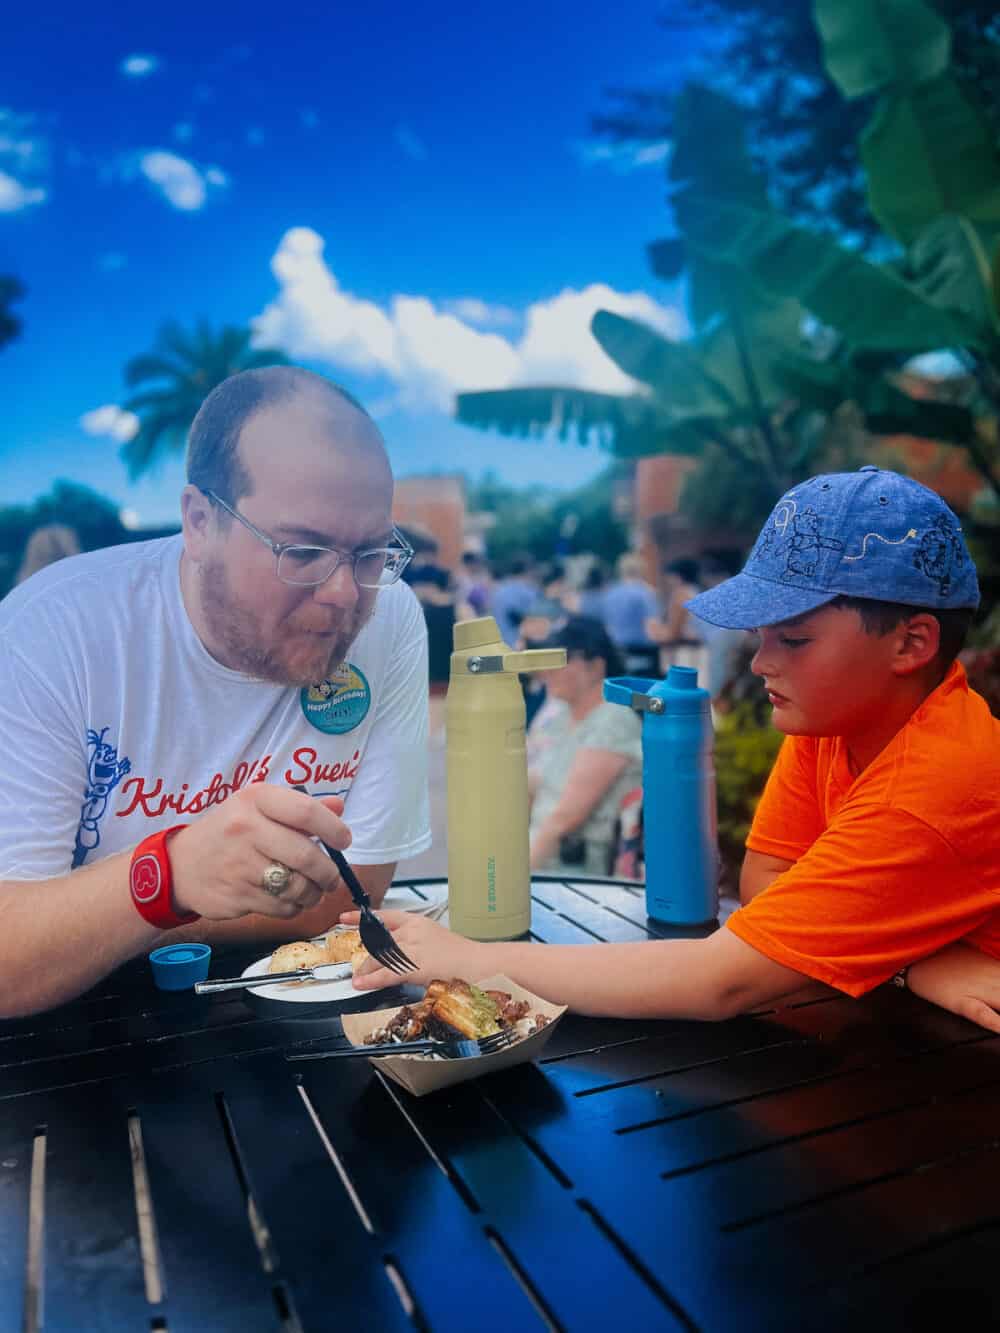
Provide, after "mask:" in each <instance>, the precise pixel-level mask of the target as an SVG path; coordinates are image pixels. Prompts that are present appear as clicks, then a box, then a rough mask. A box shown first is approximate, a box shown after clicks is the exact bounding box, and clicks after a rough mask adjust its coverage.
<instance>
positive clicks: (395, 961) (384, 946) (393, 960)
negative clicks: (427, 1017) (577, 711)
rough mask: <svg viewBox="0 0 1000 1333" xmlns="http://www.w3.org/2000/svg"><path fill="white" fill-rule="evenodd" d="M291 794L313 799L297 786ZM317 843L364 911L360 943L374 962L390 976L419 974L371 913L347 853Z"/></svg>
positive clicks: (303, 788)
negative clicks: (410, 973) (384, 968)
mask: <svg viewBox="0 0 1000 1333" xmlns="http://www.w3.org/2000/svg"><path fill="white" fill-rule="evenodd" d="M292 790H293V791H300V792H301V793H302V794H303V796H308V795H310V793H309V792H308V791H307V790H306V789H305V787H302V786H298V785H295V786H293V787H292ZM318 842H319V845H320V846H321V847H322V848H323V850H324V852H326V854H327V856H328V857H329V858H330V860H331V861H332V862H333V863H334V865H335V866H336V867H337V869H338V870H339V871H340V874H341V878H342V879H343V881H344V883H345V884H346V885H347V888H348V890H349V892H350V895H351V898H352V899H353V900H354V904H355V906H356V907H358V908H359V909H360V911H361V920H360V921H359V922H358V933H359V934H360V935H361V943H362V944H363V945H364V946H365V948H366V949H367V950H368V952H369V954H370V955H371V957H372V958H374V959H375V961H376V963H381V964H382V966H383V967H387V968H388V969H389V971H390V972H397V973H399V972H415V971H416V970H417V965H416V963H415V962H414V961H413V959H412V958H408V957H407V956H406V954H405V953H404V952H403V950H402V949H401V948H400V947H399V945H398V944H397V943H396V941H395V940H394V939H393V938H392V934H391V933H390V931H389V929H388V927H387V926H386V924H385V922H384V921H382V920H381V918H380V917H377V916H376V915H375V913H374V912H373V911H372V900H371V899H370V898H369V897H368V894H367V893H366V892H365V890H364V888H363V887H362V884H361V881H360V880H359V879H358V877H357V875H356V874H355V873H354V871H353V870H352V869H351V867H350V865H349V864H348V861H347V858H346V857H345V856H344V853H343V852H340V851H338V850H337V848H336V847H331V846H330V844H329V843H327V842H324V841H323V839H322V838H319V839H318Z"/></svg>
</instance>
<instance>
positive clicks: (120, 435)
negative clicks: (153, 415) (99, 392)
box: [80, 403, 139, 444]
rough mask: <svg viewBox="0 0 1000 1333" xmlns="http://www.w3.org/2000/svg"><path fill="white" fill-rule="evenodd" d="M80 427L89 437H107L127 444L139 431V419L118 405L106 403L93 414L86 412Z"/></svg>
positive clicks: (96, 408)
mask: <svg viewBox="0 0 1000 1333" xmlns="http://www.w3.org/2000/svg"><path fill="white" fill-rule="evenodd" d="M80 425H81V426H82V427H83V429H84V430H85V431H86V432H87V434H88V435H98V436H106V437H109V438H110V439H112V440H117V441H118V443H119V444H127V443H128V441H129V440H131V439H132V437H133V436H134V435H136V434H137V432H138V430H139V418H138V417H137V416H136V415H135V413H134V412H123V411H122V409H121V408H120V407H119V406H118V404H117V403H105V405H104V406H103V407H95V408H94V410H93V411H92V412H84V414H83V416H82V417H81V418H80Z"/></svg>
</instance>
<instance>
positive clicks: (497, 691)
mask: <svg viewBox="0 0 1000 1333" xmlns="http://www.w3.org/2000/svg"><path fill="white" fill-rule="evenodd" d="M454 643H455V651H454V652H453V653H452V655H451V674H450V677H449V681H448V697H447V700H446V701H445V729H446V746H447V758H448V919H449V923H450V925H451V928H452V930H456V931H458V933H459V934H460V935H465V936H466V937H467V938H468V939H470V940H510V939H515V938H516V937H517V936H518V935H523V934H524V933H525V932H526V931H527V930H528V929H529V927H530V925H531V871H530V867H529V864H528V758H527V752H526V750H525V744H524V731H525V711H524V695H523V694H522V693H521V683H520V681H519V680H518V675H519V674H520V673H522V672H527V671H551V670H552V669H553V668H555V667H561V666H565V665H566V650H565V648H532V649H528V650H526V651H524V652H512V651H511V649H510V648H509V647H508V646H507V644H506V643H504V641H503V639H502V638H501V636H500V631H499V629H498V628H497V622H496V621H495V620H494V619H493V617H492V616H480V617H479V618H478V619H477V620H461V621H459V622H458V624H457V625H456V626H455V639H454Z"/></svg>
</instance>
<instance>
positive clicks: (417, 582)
mask: <svg viewBox="0 0 1000 1333" xmlns="http://www.w3.org/2000/svg"><path fill="white" fill-rule="evenodd" d="M438 549H439V548H438V544H437V542H436V541H433V540H430V541H425V543H424V547H423V550H422V551H421V552H420V554H419V555H417V556H415V557H414V559H413V561H412V563H411V564H410V565H409V566H408V567H407V568H406V570H405V571H404V573H403V579H404V581H405V582H406V583H408V584H409V585H410V587H411V588H412V589H413V591H414V593H415V594H416V597H417V601H418V602H419V603H420V606H421V609H422V611H423V613H424V621H425V622H426V625H427V676H428V688H429V697H430V705H429V707H430V730H431V735H432V736H437V735H438V733H439V732H440V731H441V728H442V727H443V725H444V699H445V695H446V694H447V692H448V675H449V672H450V669H451V650H452V637H453V633H454V628H455V599H456V585H455V581H454V579H453V578H452V576H451V571H450V570H449V569H447V568H446V567H445V566H444V565H442V564H439V563H438V559H437V555H438Z"/></svg>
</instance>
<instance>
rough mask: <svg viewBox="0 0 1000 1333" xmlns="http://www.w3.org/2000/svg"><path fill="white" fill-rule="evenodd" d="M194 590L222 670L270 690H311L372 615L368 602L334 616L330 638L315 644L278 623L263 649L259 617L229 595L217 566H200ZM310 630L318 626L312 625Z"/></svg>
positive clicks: (264, 635) (288, 625) (290, 626)
mask: <svg viewBox="0 0 1000 1333" xmlns="http://www.w3.org/2000/svg"><path fill="white" fill-rule="evenodd" d="M200 591H201V610H202V614H203V616H204V618H205V624H206V627H207V629H208V633H209V635H210V637H211V640H212V643H213V644H215V645H217V647H218V648H219V649H220V650H221V653H222V660H223V662H224V665H226V666H228V667H230V668H232V669H233V670H234V671H239V672H242V673H243V675H246V676H252V677H254V679H256V680H268V681H272V682H273V683H274V684H276V685H300V686H305V685H315V684H316V683H317V682H319V681H321V680H325V679H326V678H327V676H329V675H331V674H332V673H333V672H334V671H336V669H337V667H339V666H340V664H341V662H343V661H344V660H345V658H346V657H347V653H348V650H349V649H350V647H351V644H352V643H353V642H354V640H355V639H356V638H357V637H358V635H359V634H360V632H361V630H362V629H363V627H364V625H365V624H366V622H367V621H368V620H369V619H370V618H371V616H372V614H373V613H374V610H375V605H374V603H373V604H372V605H371V606H370V607H367V606H365V605H364V603H363V602H361V601H359V602H358V605H357V607H355V609H354V610H353V611H348V612H340V613H339V614H340V615H341V616H342V617H343V619H342V622H341V623H340V624H339V625H337V626H336V629H335V630H334V632H333V633H332V634H331V635H326V634H324V635H323V637H321V638H320V637H316V638H315V640H312V639H311V638H309V637H307V636H305V635H303V634H302V632H301V630H302V626H301V625H299V626H296V625H295V623H294V620H293V621H292V622H291V623H288V622H283V623H282V624H281V625H279V626H278V627H277V628H276V629H272V630H271V633H270V638H271V639H272V640H273V642H272V643H271V644H268V643H267V641H266V640H267V638H268V634H267V632H266V631H265V629H264V627H263V622H262V620H261V618H260V616H259V615H258V614H257V612H256V611H255V610H254V609H253V607H252V606H247V605H246V604H245V603H240V602H239V601H238V600H237V599H236V597H235V596H234V595H233V592H232V589H231V587H230V584H229V578H228V576H227V574H226V570H225V567H224V566H223V564H222V562H221V561H217V560H215V561H211V562H208V563H205V564H203V565H202V566H201V580H200ZM300 610H301V608H300ZM310 628H320V626H318V625H316V624H315V623H314V624H313V625H311V626H310ZM296 629H298V630H299V633H295V631H296Z"/></svg>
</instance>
